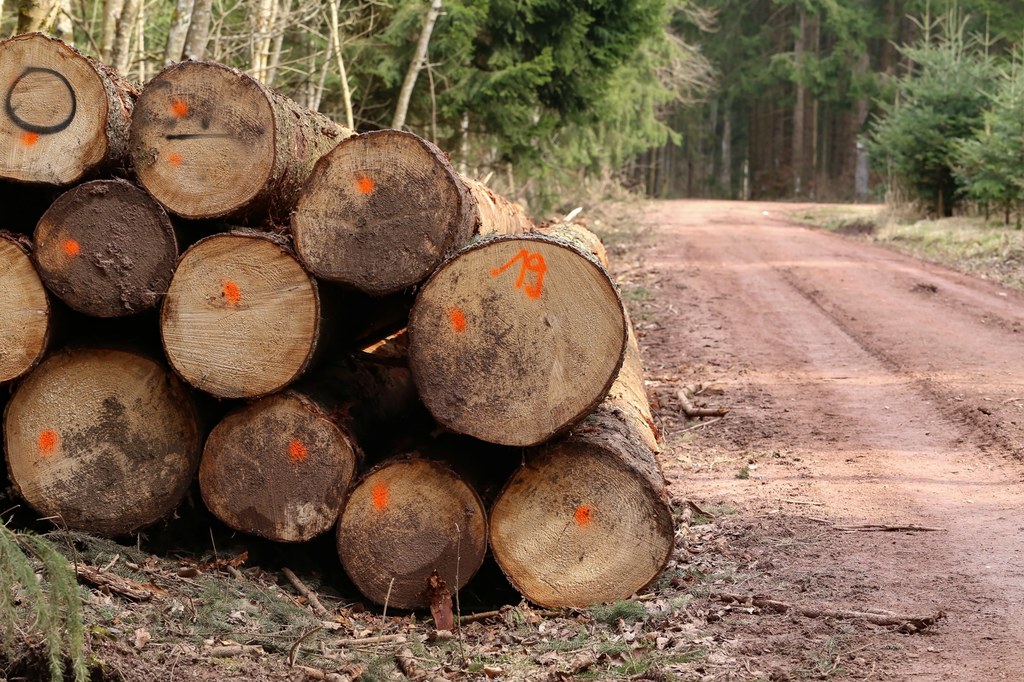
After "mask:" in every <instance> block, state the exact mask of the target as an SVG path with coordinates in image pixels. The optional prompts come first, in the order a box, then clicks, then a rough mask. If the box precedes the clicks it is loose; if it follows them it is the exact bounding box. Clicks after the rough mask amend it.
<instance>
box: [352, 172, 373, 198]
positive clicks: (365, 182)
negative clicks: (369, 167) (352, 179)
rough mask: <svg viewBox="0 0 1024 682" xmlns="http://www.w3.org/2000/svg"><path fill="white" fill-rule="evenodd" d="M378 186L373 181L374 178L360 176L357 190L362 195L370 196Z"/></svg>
mask: <svg viewBox="0 0 1024 682" xmlns="http://www.w3.org/2000/svg"><path fill="white" fill-rule="evenodd" d="M376 186H377V183H375V182H374V181H373V178H370V177H367V176H365V175H360V176H359V179H358V180H356V189H358V190H359V191H360V192H361V193H362V194H370V193H371V192H373V190H374V188H375V187H376Z"/></svg>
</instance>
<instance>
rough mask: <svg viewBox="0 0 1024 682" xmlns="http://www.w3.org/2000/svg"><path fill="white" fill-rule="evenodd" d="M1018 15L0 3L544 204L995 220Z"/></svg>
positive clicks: (774, 1) (861, 7) (506, 4)
mask: <svg viewBox="0 0 1024 682" xmlns="http://www.w3.org/2000/svg"><path fill="white" fill-rule="evenodd" d="M1022 10H1024V7H1022V6H1021V3H1020V2H1019V1H1016V0H1003V1H997V0H956V1H955V2H953V1H951V0H936V1H935V2H931V0H869V1H867V2H856V3H854V2H837V1H835V0H799V1H796V0H757V1H755V2H742V3H741V2H737V0H630V1H629V2H619V1H615V0H604V1H589V2H582V1H576V2H564V1H559V0H525V1H523V0H518V1H514V0H433V1H432V2H430V1H428V0H359V1H358V2H337V3H333V2H321V1H319V0H177V1H176V2H171V1H170V0H167V1H166V2H165V1H161V0H6V4H5V3H4V2H3V1H2V0H0V33H2V34H4V35H7V34H11V33H15V32H26V31H32V30H41V31H44V32H47V33H50V34H52V35H55V36H57V37H60V38H62V39H65V40H68V41H69V42H73V43H74V44H75V46H76V47H78V48H79V49H80V50H82V51H83V52H85V53H86V54H89V55H91V56H95V57H98V58H100V59H102V60H104V61H106V62H108V63H111V64H113V65H114V66H115V67H116V68H117V69H118V70H119V71H121V72H122V73H124V74H126V75H127V76H128V77H129V78H131V79H134V80H137V81H139V82H145V81H146V80H148V79H149V78H151V77H152V76H154V75H155V74H156V73H158V72H159V71H160V70H161V69H162V68H163V67H164V66H166V65H168V64H171V63H173V62H175V61H178V60H181V59H182V58H189V57H191V58H195V59H206V60H212V61H217V62H221V63H225V64H228V65H231V66H235V67H238V68H241V69H243V70H245V71H248V72H249V73H251V74H252V75H254V76H256V77H257V78H258V79H260V80H262V81H263V82H265V83H266V84H268V85H270V86H271V87H273V88H275V89H278V90H280V91H281V92H283V93H285V94H287V95H288V96H290V97H292V98H294V99H295V100H297V101H298V102H299V103H300V104H301V105H304V106H307V107H309V108H312V109H315V110H317V111H320V112H322V113H325V114H327V115H328V116H330V117H332V118H334V119H335V120H336V121H339V122H341V123H343V124H346V125H348V126H350V127H352V128H354V129H357V130H360V131H366V130H374V129H379V128H392V127H395V128H405V129H407V130H411V131H412V132H415V133H417V134H420V135H422V136H423V137H426V138H427V139H430V140H432V141H434V142H436V143H438V144H439V145H440V146H441V147H442V148H443V149H445V150H447V151H449V153H451V154H452V156H453V159H454V160H455V161H456V162H457V164H458V165H459V170H460V171H463V172H465V173H468V174H470V175H476V176H477V177H480V178H482V179H487V181H488V184H490V185H491V186H493V187H495V188H496V189H498V190H499V191H502V192H505V193H506V194H508V195H510V196H513V197H515V198H517V199H519V200H520V201H523V202H524V203H527V204H528V205H530V206H531V207H535V208H536V210H546V209H548V208H551V207H553V206H555V205H556V204H558V203H559V202H560V200H562V201H565V200H564V199H561V197H562V189H563V188H565V187H586V188H588V189H589V190H595V189H596V190H597V191H602V190H603V189H605V188H608V187H611V186H619V185H623V186H625V187H627V188H629V189H634V190H638V191H641V192H643V193H645V194H647V195H649V196H657V197H713V198H740V199H779V198H795V199H809V200H840V201H850V200H856V201H869V200H872V201H880V200H882V199H884V198H890V199H895V200H897V201H900V200H920V205H921V206H922V207H923V208H925V209H926V210H929V211H931V212H933V213H938V214H943V215H945V214H949V213H951V212H952V210H953V209H954V207H958V206H959V207H961V208H964V207H966V208H970V209H977V210H978V211H979V212H985V213H986V214H988V213H989V212H990V211H993V210H995V211H997V212H998V211H1001V212H1002V214H1003V217H1004V218H1005V219H1006V220H1009V219H1010V217H1011V213H1014V212H1015V210H1016V205H1017V203H1018V202H1019V201H1020V196H1019V195H1020V189H1019V187H1018V185H1019V184H1020V183H1019V181H1018V179H1017V176H1016V172H1015V170H1014V169H1015V167H1016V165H1018V164H1017V163H1016V161H1017V160H1018V159H1019V158H1022V155H1024V151H1022V148H1024V146H1022V143H1021V141H1020V136H1021V134H1020V130H1021V129H1022V128H1024V122H1022V121H1021V120H1020V117H1019V116H1017V117H1016V120H1015V118H1014V114H1013V112H1015V111H1019V110H1020V106H1019V103H1020V102H1019V100H1020V97H1021V95H1020V82H1019V80H1020V79H1019V76H1018V74H1017V68H1016V65H1017V63H1018V61H1019V59H1018V58H1017V57H1018V56H1019V55H1018V53H1017V52H1015V49H1016V47H1015V46H1016V44H1017V43H1018V41H1019V38H1020V36H1021V35H1024V11H1022ZM929 116H931V117H934V118H928V117H929ZM922 117H924V118H922ZM939 119H941V121H940V120H939ZM1014 126H1016V128H1014ZM1014 130H1017V134H1016V138H1014V136H1013V131H1014ZM922 136H930V138H931V139H924V137H922ZM994 140H999V144H998V145H996V144H993V141H994ZM1015 140H1016V141H1015ZM901 149H902V150H904V151H900V150H901ZM568 201H571V199H570V200H568Z"/></svg>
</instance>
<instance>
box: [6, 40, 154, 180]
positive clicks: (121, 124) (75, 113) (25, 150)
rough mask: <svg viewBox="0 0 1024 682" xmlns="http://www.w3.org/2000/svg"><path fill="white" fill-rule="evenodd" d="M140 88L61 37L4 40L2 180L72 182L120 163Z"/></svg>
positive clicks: (123, 157)
mask: <svg viewBox="0 0 1024 682" xmlns="http://www.w3.org/2000/svg"><path fill="white" fill-rule="evenodd" d="M137 94H138V92H137V90H136V89H135V87H134V86H132V85H131V84H129V83H128V82H127V81H125V80H124V79H123V78H121V77H120V76H118V75H117V74H116V73H115V72H114V71H113V70H111V69H109V68H108V67H106V66H104V65H102V64H100V63H98V62H95V61H93V60H91V59H89V58H88V57H85V56H84V55H82V54H81V53H80V52H78V51H77V50H75V49H74V48H73V47H71V46H69V45H67V44H65V43H63V42H61V41H59V40H55V39H53V38H48V37H46V36H44V35H42V34H40V33H32V34H26V35H19V36H14V37H13V38H9V39H7V40H4V41H2V42H0V100H2V102H3V104H2V106H0V178H4V179H8V180H17V181H18V182H30V183H48V184H53V185H68V184H72V183H74V182H78V181H80V180H81V179H83V178H84V177H85V176H87V175H91V174H94V173H96V172H99V171H100V170H103V169H110V168H113V167H116V166H120V165H123V164H124V161H125V159H126V157H127V149H128V127H129V125H130V122H131V115H132V107H133V102H134V98H135V97H136V96H137Z"/></svg>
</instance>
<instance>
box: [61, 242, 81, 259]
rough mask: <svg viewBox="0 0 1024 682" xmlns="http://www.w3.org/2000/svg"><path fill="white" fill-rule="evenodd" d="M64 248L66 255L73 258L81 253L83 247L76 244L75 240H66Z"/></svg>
mask: <svg viewBox="0 0 1024 682" xmlns="http://www.w3.org/2000/svg"><path fill="white" fill-rule="evenodd" d="M62 246H63V247H64V253H66V254H67V255H69V256H71V257H72V258H73V257H75V256H77V255H78V252H79V251H81V247H80V246H79V245H78V242H76V241H75V240H74V239H65V240H64V244H63V245H62Z"/></svg>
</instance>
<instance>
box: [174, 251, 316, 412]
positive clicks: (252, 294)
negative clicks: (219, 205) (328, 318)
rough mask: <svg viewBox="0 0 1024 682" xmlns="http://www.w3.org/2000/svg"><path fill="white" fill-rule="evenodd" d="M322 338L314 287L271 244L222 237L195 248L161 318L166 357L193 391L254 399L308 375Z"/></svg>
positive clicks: (180, 266)
mask: <svg viewBox="0 0 1024 682" xmlns="http://www.w3.org/2000/svg"><path fill="white" fill-rule="evenodd" d="M319 332H320V300H319V294H318V290H317V286H316V283H315V281H314V280H313V279H312V278H311V277H310V276H309V274H308V273H307V272H306V271H305V270H304V269H303V268H302V266H301V265H300V264H299V263H298V261H296V260H295V258H294V257H293V256H291V255H290V254H289V253H288V252H287V251H285V250H284V249H283V248H282V247H281V246H280V245H278V244H277V243H276V242H275V241H273V240H272V239H270V238H267V237H262V236H257V235H242V234H222V235H214V236H212V237H207V238H206V239H203V240H201V241H199V242H197V243H196V244H194V245H193V246H192V247H191V248H190V249H189V250H188V251H186V252H185V254H184V255H183V256H182V258H181V260H180V261H179V263H178V267H177V269H176V270H175V272H174V277H173V278H172V280H171V284H170V287H169V289H168V292H167V296H166V297H165V299H164V303H163V307H162V308H161V315H160V334H161V338H162V340H163V345H164V350H165V351H166V353H167V358H168V360H169V361H170V362H171V365H172V366H173V367H174V369H175V371H176V372H178V374H179V375H180V376H181V377H182V378H183V379H185V381H187V382H188V383H190V384H191V385H192V386H195V387H196V388H198V389H201V390H203V391H206V392H207V393H210V394H211V395H215V396H217V397H220V398H256V397H260V396H264V395H268V394H270V393H273V392H275V391H278V390H280V389H282V388H284V387H285V386H287V385H288V384H290V383H292V382H293V381H295V380H296V379H298V378H299V376H301V374H302V373H303V372H304V371H305V369H306V367H307V366H308V364H309V362H310V361H311V359H312V356H313V354H314V352H315V350H316V347H317V342H318V337H319Z"/></svg>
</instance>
